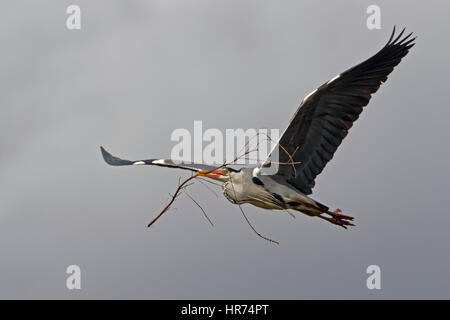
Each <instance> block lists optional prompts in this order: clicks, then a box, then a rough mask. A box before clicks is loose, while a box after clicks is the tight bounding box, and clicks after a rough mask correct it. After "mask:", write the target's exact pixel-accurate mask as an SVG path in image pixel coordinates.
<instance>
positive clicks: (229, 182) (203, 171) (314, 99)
mask: <svg viewBox="0 0 450 320" xmlns="http://www.w3.org/2000/svg"><path fill="white" fill-rule="evenodd" d="M403 31H404V30H403ZM403 31H402V32H401V33H400V34H399V35H398V36H397V37H396V38H395V39H394V34H395V28H394V31H393V32H392V35H391V37H390V39H389V41H388V43H387V44H386V45H385V46H384V47H383V48H382V49H381V50H380V51H379V52H378V53H377V54H375V55H374V56H372V57H371V58H369V59H367V60H366V61H364V62H362V63H360V64H358V65H356V66H354V67H353V68H350V69H349V70H347V71H345V72H343V73H341V74H339V75H337V76H335V77H333V78H332V79H331V80H329V81H327V82H326V83H324V84H323V85H322V86H320V87H319V88H317V89H316V90H314V91H313V92H312V93H310V94H309V95H307V96H306V97H305V98H304V99H303V101H302V103H301V104H300V107H299V108H298V109H297V112H296V113H295V114H294V117H293V118H292V120H291V121H290V123H289V125H288V127H287V128H286V130H285V131H284V133H283V135H282V136H281V138H280V140H279V141H278V144H277V147H278V148H277V150H274V151H278V154H279V157H278V162H279V163H280V166H279V168H278V171H277V172H276V173H275V174H272V175H264V174H261V168H263V167H265V165H266V164H267V163H270V161H269V160H266V161H265V162H264V163H263V164H261V166H259V167H255V168H242V169H241V170H234V169H232V168H229V167H226V166H225V167H224V166H221V167H214V166H207V165H203V164H194V163H186V162H174V161H171V160H162V159H149V160H139V161H129V160H123V159H120V158H117V157H114V156H112V155H111V154H109V153H108V152H106V151H105V150H104V149H103V148H102V153H103V157H104V159H105V161H106V162H107V163H108V164H110V165H114V166H122V165H157V166H164V167H171V168H179V169H185V170H190V171H193V172H195V174H196V176H205V177H208V178H211V179H215V180H218V181H221V182H223V183H224V184H223V191H224V195H225V197H226V198H227V199H228V200H229V201H230V202H232V203H234V204H238V205H241V204H244V203H249V204H252V205H255V206H257V207H260V208H264V209H269V210H289V209H294V210H297V211H300V212H302V213H305V214H307V215H309V216H316V217H319V218H322V219H325V220H327V221H329V222H331V223H333V224H337V225H340V226H342V227H344V228H345V227H346V226H348V225H353V224H352V223H350V222H349V221H350V220H353V218H352V217H350V216H346V215H343V214H341V213H340V210H339V209H337V210H336V211H333V212H330V211H328V207H326V206H325V205H322V204H320V203H319V202H317V201H315V200H313V199H311V198H310V197H309V195H310V194H311V193H312V188H313V187H314V183H315V182H314V181H315V178H316V177H317V175H319V174H320V173H321V172H322V170H323V169H324V167H325V166H326V164H327V163H328V162H329V161H330V160H331V159H332V158H333V155H334V153H335V152H336V150H337V148H338V147H339V145H340V144H341V142H342V140H343V139H344V138H345V137H346V136H347V133H348V131H349V129H350V128H351V127H352V125H353V122H354V121H356V120H357V119H358V117H359V115H360V113H361V112H362V110H363V108H364V107H365V106H366V105H367V104H368V103H369V100H370V98H371V96H372V94H373V93H375V92H376V91H377V90H378V88H379V87H380V85H381V84H382V83H383V82H385V81H386V80H387V76H388V75H389V74H390V73H391V72H392V70H393V69H394V67H395V66H396V65H398V64H399V63H400V61H401V59H402V58H403V57H404V56H405V55H406V54H407V53H408V51H409V49H410V48H411V47H412V46H413V45H414V43H413V41H414V39H415V38H413V39H409V38H410V36H411V34H409V35H408V36H406V37H403V38H401V36H402V35H403ZM271 155H272V153H271ZM271 155H269V158H270V156H271Z"/></svg>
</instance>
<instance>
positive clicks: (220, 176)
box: [197, 168, 229, 181]
mask: <svg viewBox="0 0 450 320" xmlns="http://www.w3.org/2000/svg"><path fill="white" fill-rule="evenodd" d="M197 175H198V176H203V177H207V178H211V179H215V180H220V181H227V180H228V179H229V173H228V169H227V168H220V169H216V170H199V171H197Z"/></svg>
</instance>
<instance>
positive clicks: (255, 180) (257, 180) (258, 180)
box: [252, 177, 264, 186]
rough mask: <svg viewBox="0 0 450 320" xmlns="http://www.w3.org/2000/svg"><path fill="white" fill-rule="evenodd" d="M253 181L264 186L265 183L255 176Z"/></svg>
mask: <svg viewBox="0 0 450 320" xmlns="http://www.w3.org/2000/svg"><path fill="white" fill-rule="evenodd" d="M252 181H253V183H254V184H257V185H259V186H263V185H264V183H263V182H262V181H261V180H260V179H259V178H257V177H253V178H252Z"/></svg>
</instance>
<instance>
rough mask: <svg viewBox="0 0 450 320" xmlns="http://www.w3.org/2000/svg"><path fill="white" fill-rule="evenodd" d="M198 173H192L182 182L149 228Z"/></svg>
mask: <svg viewBox="0 0 450 320" xmlns="http://www.w3.org/2000/svg"><path fill="white" fill-rule="evenodd" d="M196 176H197V175H192V176H190V177H189V178H187V179H186V180H184V181H183V183H182V184H180V185H179V186H178V188H177V190H176V191H175V193H174V195H173V196H172V199H171V200H170V201H169V203H168V204H167V205H166V206H165V207H164V209H163V210H162V211H161V212H160V213H159V214H158V215H157V216H156V218H154V219H153V220H152V221H151V222H150V223H149V224H148V225H147V228H149V227H150V226H151V225H152V224H154V223H155V222H156V221H157V220H158V219H159V218H160V217H161V216H162V215H163V214H164V212H166V211H167V210H168V209H169V208H170V206H171V205H172V203H173V202H174V201H175V199H176V198H177V196H178V194H179V193H180V191H181V189H182V188H183V187H184V186H185V185H186V183H188V182H189V181H191V180H192V179H194V178H195V177H196Z"/></svg>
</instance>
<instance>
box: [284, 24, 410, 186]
mask: <svg viewBox="0 0 450 320" xmlns="http://www.w3.org/2000/svg"><path fill="white" fill-rule="evenodd" d="M404 31H405V29H403V30H402V32H401V33H400V34H399V35H398V36H397V37H396V38H395V39H394V34H395V27H394V30H393V32H392V35H391V37H390V39H389V41H388V43H387V44H386V45H385V46H384V47H383V48H382V49H381V50H380V51H379V52H378V53H377V54H375V55H374V56H373V57H371V58H369V59H368V60H366V61H364V62H362V63H360V64H358V65H357V66H355V67H353V68H351V69H349V70H347V71H345V72H344V73H342V74H340V75H338V76H336V77H334V78H333V79H331V80H330V81H328V82H327V83H325V84H323V85H322V86H321V87H319V88H318V89H316V90H315V91H313V92H312V93H311V94H309V95H308V96H306V97H305V98H304V99H303V101H302V103H301V105H300V107H299V108H298V110H297V112H296V113H295V115H294V117H293V119H292V120H291V122H290V124H289V126H288V128H287V129H286V130H285V132H284V133H283V135H282V137H281V139H280V141H279V145H278V148H279V149H280V150H279V162H280V163H288V162H290V163H293V164H292V165H291V164H290V165H286V164H283V165H280V167H279V170H278V173H277V175H282V176H284V178H285V179H286V180H287V181H288V182H289V183H290V184H291V185H293V186H294V187H296V188H297V189H298V190H300V191H301V192H303V193H305V194H310V193H312V190H311V189H312V188H313V187H314V179H315V178H316V176H317V175H318V174H320V173H321V172H322V170H323V168H324V167H325V165H326V164H327V163H328V161H330V160H331V158H332V157H333V155H334V153H335V151H336V149H337V148H338V146H339V145H340V144H341V142H342V140H343V139H344V138H345V136H346V135H347V133H348V130H349V129H350V128H351V127H352V125H353V122H354V121H355V120H356V119H358V117H359V114H360V113H361V111H362V109H363V107H364V106H366V105H367V104H368V103H369V100H370V98H371V95H372V94H373V93H374V92H376V91H377V90H378V88H379V87H380V85H381V84H382V83H383V82H385V81H386V80H387V76H388V75H389V74H390V73H391V72H392V70H393V69H394V67H395V66H396V65H397V64H399V63H400V60H401V59H402V58H403V57H404V56H405V55H406V54H407V53H408V51H409V49H410V48H411V47H412V46H413V45H414V43H413V41H414V40H415V38H412V39H409V38H410V37H411V34H412V33H410V34H409V35H407V36H406V37H404V38H401V36H402V35H403V33H404ZM408 39H409V40H408ZM280 146H281V147H280Z"/></svg>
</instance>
